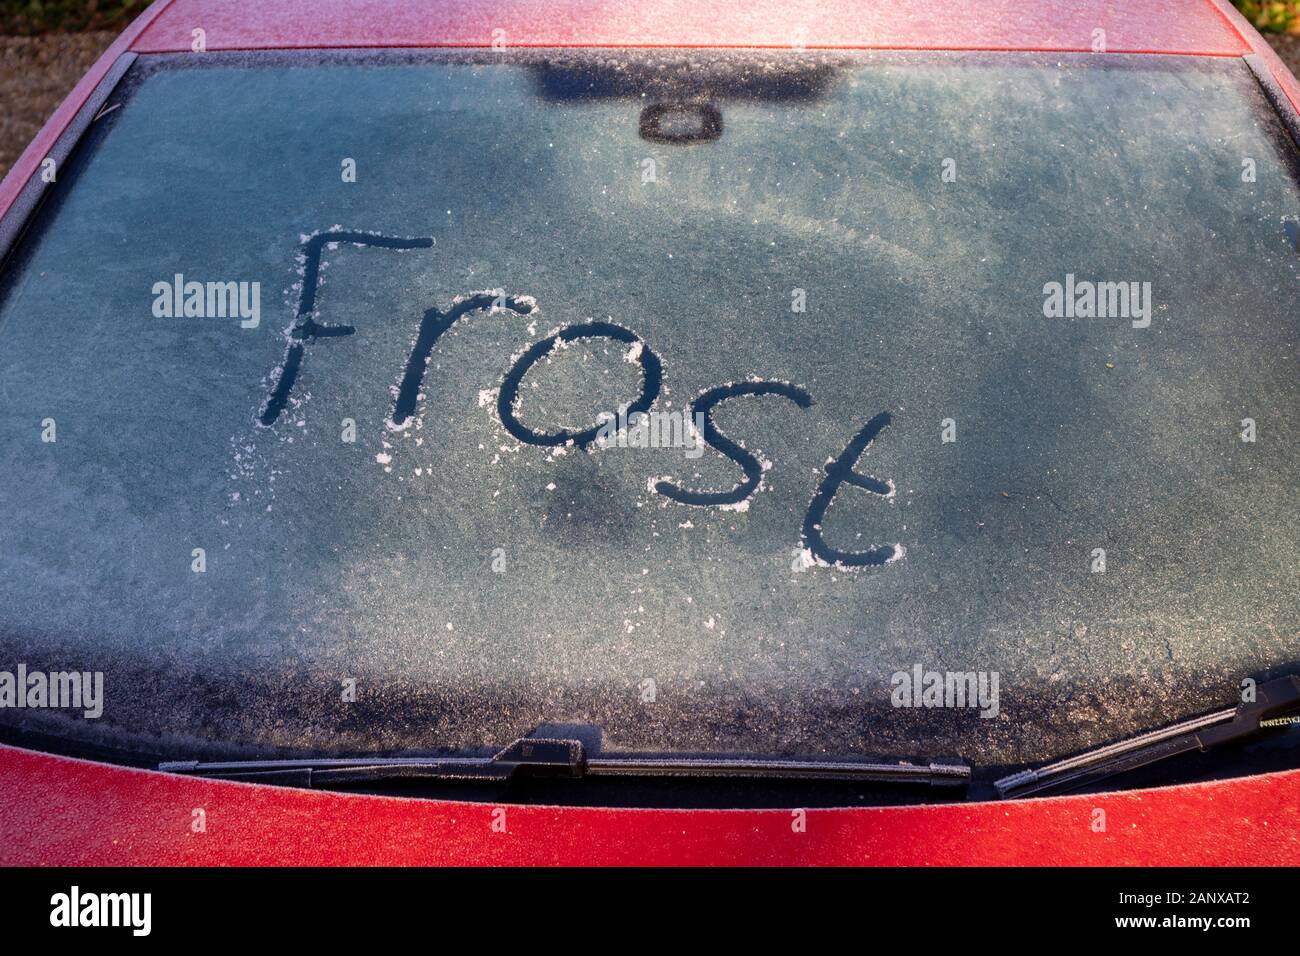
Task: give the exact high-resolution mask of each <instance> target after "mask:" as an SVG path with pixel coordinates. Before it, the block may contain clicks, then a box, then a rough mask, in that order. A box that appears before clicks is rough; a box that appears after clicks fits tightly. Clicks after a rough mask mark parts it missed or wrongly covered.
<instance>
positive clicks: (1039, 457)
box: [0, 51, 1300, 765]
mask: <svg viewBox="0 0 1300 956" xmlns="http://www.w3.org/2000/svg"><path fill="white" fill-rule="evenodd" d="M111 103H112V104H116V105H118V108H116V109H113V110H112V111H111V112H108V113H107V114H105V115H104V116H103V117H102V118H101V119H99V120H98V121H97V122H96V123H95V124H94V126H93V127H92V128H91V131H90V132H89V134H88V138H87V140H86V141H85V142H83V144H82V145H81V146H80V147H79V150H78V152H77V154H76V155H75V157H74V159H73V161H72V162H71V163H70V164H69V166H68V168H67V169H65V170H61V171H60V174H59V179H58V183H57V185H56V187H55V189H54V195H53V199H52V200H51V201H50V202H48V203H47V204H46V205H45V206H44V207H43V209H42V210H41V212H40V213H39V215H38V218H37V221H36V223H35V224H34V226H33V227H32V229H30V230H29V232H28V233H27V235H26V237H25V238H24V240H23V241H22V243H21V244H20V246H19V247H18V250H17V252H16V254H15V255H14V256H13V257H11V260H10V261H9V262H8V264H7V265H6V267H5V269H4V272H3V274H2V275H0V388H2V395H0V398H2V401H3V408H4V414H3V415H2V416H0V474H3V482H2V483H0V529H3V530H2V531H0V668H2V669H4V670H6V671H11V672H15V673H16V671H17V668H18V666H19V665H22V666H23V667H24V668H25V669H26V671H27V672H28V673H32V672H59V671H78V672H86V673H87V674H90V673H94V672H99V673H102V675H103V700H102V713H101V714H99V715H96V716H93V717H87V716H86V715H85V714H84V713H83V712H82V711H80V710H72V709H68V708H58V707H40V706H36V705H32V706H26V707H19V706H10V707H5V708H2V709H0V722H3V723H4V724H5V725H7V726H9V727H11V728H17V727H20V728H23V729H26V730H37V731H41V732H46V733H52V734H55V735H57V736H59V737H62V738H64V739H67V740H70V741H84V742H95V743H104V744H112V745H114V746H117V747H122V748H129V749H134V750H137V751H140V752H144V753H149V754H154V755H161V756H184V757H191V756H196V755H202V754H217V753H222V754H226V753H229V754H243V755H247V754H259V755H264V754H270V753H285V754H289V753H292V754H341V753H347V754H359V753H394V752H403V751H418V750H429V749H432V748H449V749H468V750H478V749H481V748H485V747H486V748H494V747H496V746H499V745H502V744H504V743H507V742H509V741H510V740H513V739H514V738H516V737H519V736H522V735H524V734H527V733H528V732H529V731H531V730H532V729H533V728H534V727H536V726H537V725H539V724H542V723H573V724H586V725H592V726H594V727H598V728H600V730H601V732H602V734H603V746H604V747H605V748H606V749H608V750H612V751H618V750H629V751H635V750H654V751H681V752H686V751H691V752H697V751H698V752H745V753H759V754H812V755H818V754H825V755H844V754H861V755H864V756H872V757H885V758H889V759H931V758H935V757H939V756H953V757H960V758H962V759H965V760H968V761H970V762H972V763H975V764H977V765H1018V764H1023V763H1026V762H1032V761H1039V760H1046V759H1049V758H1053V757H1057V756H1060V755H1062V754H1066V753H1070V752H1073V751H1077V750H1079V749H1082V748H1084V747H1087V746H1091V745H1094V744H1097V743H1100V742H1103V741H1106V740H1111V739H1115V738H1117V737H1120V736H1124V735H1127V734H1130V733H1133V732H1135V731H1139V730H1145V729H1148V728H1150V727H1153V726H1156V725H1158V724H1160V723H1163V722H1168V721H1172V720H1175V719H1179V718H1182V717H1186V716H1188V715H1190V714H1196V713H1202V712H1204V711H1206V710H1207V709H1211V708H1212V707H1215V706H1223V705H1229V706H1230V705H1231V704H1232V703H1234V701H1235V696H1234V694H1235V689H1236V687H1237V685H1238V684H1239V682H1240V681H1241V679H1242V678H1244V677H1246V676H1249V675H1256V676H1259V675H1262V674H1264V673H1266V672H1270V671H1275V670H1284V669H1286V667H1287V666H1288V665H1291V664H1292V663H1294V662H1295V661H1296V659H1297V657H1298V656H1300V654H1297V623H1298V615H1297V598H1296V595H1297V594H1298V593H1300V561H1298V560H1297V558H1298V557H1300V546H1298V545H1297V541H1298V540H1300V517H1298V512H1297V509H1296V488H1297V486H1300V454H1298V453H1297V446H1296V442H1295V435H1296V434H1297V433H1300V400H1298V399H1297V381H1298V379H1297V376H1296V358H1297V343H1298V342H1300V319H1298V318H1297V315H1298V312H1297V309H1296V307H1295V300H1294V292H1295V287H1296V281H1297V257H1296V248H1295V242H1296V235H1297V232H1296V226H1295V224H1294V220H1295V217H1296V216H1297V214H1300V202H1297V198H1298V197H1297V191H1296V177H1295V171H1294V157H1293V152H1294V148H1293V147H1292V146H1291V145H1290V143H1289V141H1286V140H1285V139H1284V134H1283V133H1282V130H1281V127H1280V125H1279V123H1278V121H1277V119H1276V117H1275V116H1274V115H1273V114H1272V113H1271V111H1270V109H1269V107H1268V105H1267V102H1266V101H1265V100H1264V98H1263V96H1262V95H1261V93H1260V91H1259V88H1258V86H1257V84H1256V82H1255V80H1254V79H1253V77H1252V75H1251V74H1250V72H1249V70H1248V69H1247V68H1246V66H1245V65H1244V64H1243V63H1242V62H1241V61H1240V60H1235V59H1226V58H1225V59H1190V58H1179V57H1161V58H1156V57H1123V56H1051V57H1043V56H1038V55H1010V54H1008V55H996V54H980V55H974V54H950V55H942V56H936V55H922V54H873V55H869V56H868V55H864V56H840V55H837V56H835V57H826V56H822V55H820V54H811V53H810V54H791V53H787V54H780V55H776V54H774V55H771V56H768V55H759V54H752V53H729V54H722V53H719V54H705V53H691V54H685V53H672V52H664V53H657V54H650V53H645V54H642V53H637V54H628V53H620V52H618V51H602V52H600V53H593V54H581V55H580V54H558V53H552V54H548V53H546V52H545V51H541V52H536V53H531V54H527V55H523V54H504V53H502V54H493V53H486V52H485V53H483V54H474V55H470V54H466V55H459V54H456V55H451V54H446V55H444V54H414V53H412V54H390V53H372V54H366V55H364V56H347V55H329V56H324V55H321V54H316V53H298V54H284V55H222V54H207V55H204V56H202V57H144V58H141V60H140V61H138V62H137V64H136V65H135V66H134V67H133V69H132V71H131V73H130V74H128V77H127V79H126V81H125V83H124V85H123V87H122V88H121V89H119V91H118V92H117V93H116V94H115V95H114V96H113V98H112V100H111ZM1288 220H1291V222H1290V224H1288ZM641 413H646V414H645V415H644V416H642V414H641ZM953 675H956V677H954V676H953ZM936 677H937V680H938V683H937V685H936V682H935V679H936ZM936 686H937V687H938V688H939V690H938V693H937V696H936V695H935V694H934V693H933V691H934V688H935V687H936ZM29 703H30V701H29Z"/></svg>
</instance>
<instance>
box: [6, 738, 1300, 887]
mask: <svg viewBox="0 0 1300 956" xmlns="http://www.w3.org/2000/svg"><path fill="white" fill-rule="evenodd" d="M196 807H202V808H203V809H204V810H205V812H206V819H207V832H206V833H201V834H195V833H191V832H190V821H191V819H192V812H193V810H194V809H195V808H196ZM1098 807H1099V808H1101V809H1103V810H1105V811H1106V832H1105V833H1096V832H1093V829H1092V820H1093V809H1094V808H1098ZM492 812H493V807H492V806H491V805H488V804H481V803H449V802H444V801H425V800H413V799H393V798H387V797H364V796H349V795H343V794H330V793H322V792H315V791H310V790H293V789H286V788H276V787H266V786H256V785H251V784H240V783H225V782H220V781H209V780H200V779H195V778H188V777H179V776H173V775H171V774H162V773H154V772H152V771H143V770H129V769H124V768H120V767H111V766H108V765H105V764H97V763H90V762H87V761H81V760H69V759H67V758H62V757H52V756H49V755H46V754H39V753H34V752H32V751H27V750H18V749H14V748H11V747H0V864H6V865H12V864H49V865H55V864H63V865H114V864H117V865H135V864H140V865H143V864H149V865H180V864H206V865H270V864H301V865H326V866H328V865H350V864H370V865H402V864H424V865H473V864H512V865H583V864H589V865H595V864H603V865H615V866H619V865H629V866H654V865H667V864H732V865H771V864H817V865H862V864H881V865H884V864H888V865H915V866H920V865H931V866H933V865H937V864H955V865H981V864H986V865H1022V866H1027V865H1051V864H1055V865H1126V864H1147V865H1227V864H1236V865H1251V866H1265V865H1283V864H1287V865H1296V864H1300V771H1291V772H1287V773H1279V774H1268V775H1263V776H1258V777H1250V778H1245V779H1241V780H1236V781H1228V782H1222V783H1215V784H1199V785H1194V786H1186V787H1170V788H1166V789H1162V790H1145V791H1131V792H1128V793H1117V794H1109V795H1101V796H1096V795H1094V796H1084V797H1058V798H1052V799H1046V800H1031V801H1022V802H1014V803H980V804H964V805H959V806H930V807H892V808H884V809H848V810H809V811H807V831H806V832H805V833H794V832H793V831H792V829H791V813H790V811H788V810H605V809H588V808H558V807H521V806H510V807H506V814H505V818H506V825H507V832H505V833H493V832H492Z"/></svg>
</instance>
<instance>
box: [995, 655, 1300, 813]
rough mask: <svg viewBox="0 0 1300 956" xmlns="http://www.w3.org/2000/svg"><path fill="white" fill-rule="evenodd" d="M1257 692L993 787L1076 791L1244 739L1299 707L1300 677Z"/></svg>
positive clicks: (1025, 793) (1029, 792) (1019, 792)
mask: <svg viewBox="0 0 1300 956" xmlns="http://www.w3.org/2000/svg"><path fill="white" fill-rule="evenodd" d="M1255 691H1256V693H1255V700H1254V701H1252V702H1250V703H1248V704H1247V703H1242V704H1241V705H1239V706H1237V707H1229V708H1227V709H1225V710H1220V711H1215V712H1214V713H1212V714H1206V715H1204V716H1202V717H1193V718H1192V719H1190V720H1184V721H1181V722H1180V723H1177V724H1173V725H1171V726H1169V727H1164V728H1162V729H1160V730H1154V731H1151V732H1150V733H1147V734H1142V735H1141V736H1140V737H1133V738H1131V739H1129V740H1123V741H1120V742H1118V743H1113V744H1106V745H1105V746H1103V747H1098V748H1097V749H1095V750H1089V751H1086V752H1085V753H1081V754H1077V755H1075V756H1073V757H1068V758H1067V759H1065V760H1059V761H1057V762H1056V763H1052V764H1048V765H1047V766H1045V767H1040V768H1038V769H1037V770H1025V771H1022V772H1020V773H1015V774H1012V775H1011V776H1009V777H1003V778H1002V779H1001V780H995V781H994V783H993V786H995V787H996V788H997V790H998V793H999V795H1001V796H1002V797H1029V796H1034V795H1036V794H1042V793H1049V792H1060V791H1063V790H1077V789H1078V788H1080V787H1085V786H1087V785H1089V784H1092V783H1096V782H1097V781H1099V780H1105V779H1106V778H1107V777H1113V776H1115V775H1116V774H1120V773H1125V772H1127V771H1129V770H1136V769H1137V768H1138V767H1145V766H1146V765H1148V764H1152V763H1155V762H1156V761H1157V760H1166V759H1168V758H1169V757H1176V756H1178V755H1180V754H1185V753H1193V752H1196V751H1204V750H1209V749H1210V748H1212V747H1220V746H1223V745H1224V744H1229V743H1235V742H1239V741H1243V740H1248V739H1250V738H1252V737H1256V736H1258V735H1260V734H1261V733H1263V732H1265V731H1266V730H1268V729H1269V727H1268V725H1267V724H1263V725H1262V724H1261V722H1263V721H1268V720H1269V719H1270V718H1275V717H1277V716H1279V715H1281V714H1285V713H1286V712H1288V711H1291V710H1295V709H1296V708H1298V707H1300V677H1297V676H1295V675H1289V676H1287V677H1279V678H1278V679H1276V680H1271V681H1268V682H1266V683H1263V684H1260V685H1258V686H1257V687H1256V688H1255Z"/></svg>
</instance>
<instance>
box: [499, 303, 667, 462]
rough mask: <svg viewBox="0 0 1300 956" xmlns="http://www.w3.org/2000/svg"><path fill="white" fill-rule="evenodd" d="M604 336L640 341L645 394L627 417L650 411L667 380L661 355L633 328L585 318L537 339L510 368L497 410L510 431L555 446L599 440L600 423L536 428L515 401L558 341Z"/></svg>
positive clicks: (525, 440)
mask: <svg viewBox="0 0 1300 956" xmlns="http://www.w3.org/2000/svg"><path fill="white" fill-rule="evenodd" d="M602 338H603V339H613V340H614V341H615V342H623V343H625V344H627V345H635V344H638V343H640V345H641V354H640V355H639V356H638V357H637V362H638V363H640V365H641V378H642V383H641V394H640V395H639V396H638V397H637V400H636V401H635V402H633V403H632V404H631V405H629V406H628V409H627V418H628V419H631V418H632V416H634V415H639V414H641V413H643V412H648V411H649V410H650V407H651V406H652V405H654V403H655V400H656V399H657V398H658V397H659V387H660V385H661V384H662V382H663V363H662V362H660V361H659V356H657V355H655V353H654V352H652V351H651V350H650V347H649V346H648V345H646V344H645V342H644V341H642V339H641V337H640V336H639V335H637V334H636V333H635V332H633V331H631V330H630V329H625V328H623V327H622V326H621V325H615V324H614V323H613V322H585V323H583V324H581V325H570V326H566V327H565V328H563V329H560V331H558V332H556V333H555V334H554V335H552V336H550V337H549V338H545V339H542V340H541V341H540V342H536V343H534V344H533V345H532V346H531V347H530V348H529V349H528V351H527V352H525V353H524V354H523V355H521V356H519V359H518V361H516V362H515V364H514V365H512V366H511V367H510V371H508V372H506V377H505V379H504V380H503V381H502V383H501V389H500V391H499V392H498V393H497V414H498V415H500V416H501V424H502V425H504V426H505V429H506V431H508V432H509V433H510V434H511V435H513V436H514V437H515V438H516V439H518V440H519V441H521V442H523V443H524V444H526V445H542V446H544V447H554V446H556V445H566V444H568V443H569V442H573V443H574V444H575V445H577V446H578V447H579V448H586V447H587V446H588V445H590V444H591V443H592V442H593V441H595V440H596V436H597V435H598V434H599V433H600V425H599V424H597V425H593V426H592V427H591V428H587V429H584V430H583V431H580V432H571V431H568V430H566V429H560V430H559V431H556V432H539V431H534V430H533V429H531V428H529V427H528V426H527V425H525V424H524V423H523V422H521V421H520V420H519V419H518V417H516V415H515V402H516V401H517V400H518V398H519V387H520V386H521V385H522V384H523V381H524V376H526V375H527V374H528V372H529V370H530V369H531V368H532V367H533V366H534V365H536V364H537V363H538V362H539V361H541V360H542V359H544V358H545V357H546V356H548V355H550V354H551V352H552V351H553V350H554V348H555V346H556V345H558V344H559V343H561V342H574V341H577V340H578V339H602Z"/></svg>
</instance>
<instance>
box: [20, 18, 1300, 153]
mask: <svg viewBox="0 0 1300 956" xmlns="http://www.w3.org/2000/svg"><path fill="white" fill-rule="evenodd" d="M248 2H249V3H257V2H259V0H248ZM413 2H417V3H422V2H441V0H413ZM629 2H653V0H629ZM1124 2H1132V3H1136V2H1140V0H1124ZM1233 2H1234V3H1235V4H1236V5H1237V8H1238V9H1239V10H1241V12H1242V13H1243V14H1244V15H1245V16H1246V18H1247V19H1249V20H1250V21H1251V22H1252V23H1254V24H1255V26H1256V27H1257V28H1258V29H1260V30H1261V31H1263V32H1264V33H1265V34H1266V35H1267V36H1268V39H1269V42H1270V43H1272V44H1273V47H1274V49H1276V50H1277V52H1278V54H1279V55H1280V56H1281V57H1282V59H1283V60H1285V61H1286V63H1287V65H1288V66H1289V67H1291V71H1292V72H1293V73H1296V74H1297V75H1300V32H1298V31H1300V0H1233ZM147 6H149V0H0V176H3V175H4V174H5V173H6V172H8V171H9V167H10V166H11V165H13V162H14V160H16V159H17V158H18V156H19V154H21V153H22V151H23V150H24V149H25V148H26V147H27V144H28V143H29V142H31V140H32V139H33V137H35V136H36V133H37V132H38V131H39V130H40V128H41V126H42V125H44V123H45V120H46V119H47V118H48V117H49V115H50V114H51V113H53V112H54V110H55V108H56V107H57V106H58V105H59V103H60V102H62V100H63V98H64V97H65V96H66V95H67V94H68V92H69V91H70V90H71V89H72V87H73V86H75V85H76V83H77V81H78V80H79V79H81V77H82V76H83V75H84V74H85V72H86V71H87V70H89V69H90V67H91V64H93V63H94V62H95V60H96V59H97V58H98V57H99V55H100V54H101V53H103V52H104V50H105V49H106V48H107V47H108V45H109V44H110V43H112V42H113V38H114V37H116V36H117V34H118V33H120V32H121V31H122V29H123V28H124V27H125V26H126V25H127V24H128V23H130V22H131V21H132V20H133V19H135V18H136V17H137V16H138V15H139V14H140V13H141V12H142V11H143V10H144V9H145V8H146V7H147Z"/></svg>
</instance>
